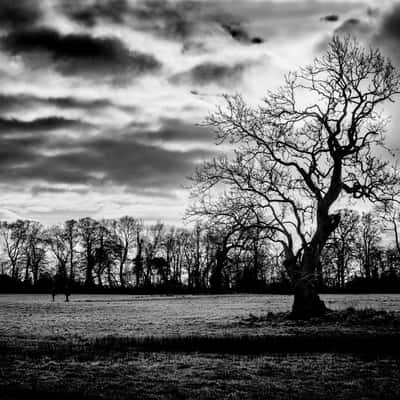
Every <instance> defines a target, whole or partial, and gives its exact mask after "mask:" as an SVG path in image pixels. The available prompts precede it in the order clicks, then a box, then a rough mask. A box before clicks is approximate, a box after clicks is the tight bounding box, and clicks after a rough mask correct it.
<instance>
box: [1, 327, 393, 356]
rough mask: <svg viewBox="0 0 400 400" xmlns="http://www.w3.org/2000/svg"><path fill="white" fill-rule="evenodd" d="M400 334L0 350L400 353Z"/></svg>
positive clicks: (8, 350) (178, 339)
mask: <svg viewBox="0 0 400 400" xmlns="http://www.w3.org/2000/svg"><path fill="white" fill-rule="evenodd" d="M399 343H400V333H389V334H365V335H360V334H341V333H337V334H333V333H329V334H300V335H286V336H283V335H262V336H261V335H260V336H256V335H254V336H251V335H241V336H233V335H232V336H228V335H225V336H173V337H142V338H135V337H118V336H106V337H103V338H97V339H94V340H90V341H87V342H85V343H79V342H78V343H73V342H71V343H60V342H51V341H41V342H35V343H29V344H28V345H27V344H25V345H24V346H20V345H13V344H12V343H4V342H0V353H2V354H18V355H26V356H28V357H51V358H52V359H65V358H68V357H76V358H77V359H78V360H81V361H83V360H91V359H94V358H96V357H99V356H102V355H109V354H112V353H126V352H160V351H161V352H200V353H230V354H260V353H315V352H321V353H322V352H323V353H329V352H334V353H371V352H372V353H389V354H400V347H399V346H398V344H399Z"/></svg>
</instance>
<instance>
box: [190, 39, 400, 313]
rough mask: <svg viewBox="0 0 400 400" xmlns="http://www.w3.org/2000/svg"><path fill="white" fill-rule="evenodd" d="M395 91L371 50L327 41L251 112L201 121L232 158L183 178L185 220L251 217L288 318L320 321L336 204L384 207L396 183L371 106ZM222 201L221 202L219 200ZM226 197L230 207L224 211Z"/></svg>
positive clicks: (391, 75)
mask: <svg viewBox="0 0 400 400" xmlns="http://www.w3.org/2000/svg"><path fill="white" fill-rule="evenodd" d="M399 92H400V76H399V74H398V72H397V71H396V70H395V69H394V67H393V65H392V64H391V63H390V61H388V60H386V59H385V58H384V57H383V56H382V55H381V53H380V51H379V50H376V49H369V50H364V49H363V48H361V46H360V45H359V44H358V43H357V42H356V41H355V40H354V39H352V38H350V37H347V38H345V39H343V38H339V37H334V38H333V40H332V41H331V42H330V44H329V47H328V50H327V52H326V53H325V55H323V56H322V57H319V58H317V59H315V61H314V63H313V64H311V65H309V66H307V67H305V68H302V69H300V70H299V71H297V72H295V73H291V74H289V75H288V76H286V78H285V84H284V86H283V87H281V88H280V89H279V90H277V91H275V92H268V94H267V96H266V98H265V99H264V103H263V104H262V105H260V106H259V107H257V108H255V107H252V106H249V105H247V104H246V103H245V101H244V100H243V99H242V97H240V96H239V95H235V96H225V100H226V106H225V107H221V108H218V109H217V111H216V112H215V113H214V114H212V115H211V116H210V117H209V118H208V121H207V122H208V124H209V125H210V126H212V127H214V128H215V129H216V131H217V135H218V136H217V137H218V142H219V143H226V144H227V143H228V144H230V145H233V146H234V148H235V149H234V154H233V155H232V156H227V157H222V158H219V159H214V160H212V161H209V162H206V163H204V165H203V166H202V167H201V168H199V169H198V170H197V172H196V173H195V175H194V177H193V181H194V185H193V192H192V194H193V197H194V198H195V199H196V200H195V204H194V206H193V208H192V212H194V213H195V212H196V209H197V210H198V211H199V213H200V214H201V213H202V210H203V209H204V207H205V206H206V207H209V206H210V205H211V204H213V207H217V208H219V210H220V213H221V214H224V215H229V213H230V212H232V207H231V206H232V204H233V205H234V206H235V207H238V206H239V207H243V208H246V207H247V208H249V209H254V210H256V213H257V215H258V217H259V220H258V222H257V224H258V226H259V227H260V228H265V229H269V230H271V231H273V232H274V237H273V240H274V241H275V242H279V243H280V245H281V246H282V248H283V250H284V253H285V261H284V265H285V268H286V270H287V273H288V275H289V276H290V278H291V280H292V282H293V285H294V294H295V296H294V304H293V308H292V316H293V317H294V318H308V317H311V316H313V315H320V314H323V313H325V312H326V310H327V309H326V306H325V304H324V303H323V301H322V300H321V299H320V298H319V296H318V293H317V282H318V279H317V273H316V271H318V269H319V265H320V256H321V252H322V250H323V248H324V246H325V244H326V242H327V240H328V238H329V237H330V236H331V234H332V232H334V231H335V229H336V228H337V227H338V225H339V223H340V218H341V216H340V213H338V212H332V211H331V208H332V206H334V205H335V204H336V203H337V201H338V199H339V197H340V196H345V195H347V196H349V197H353V198H356V199H367V200H370V201H372V202H380V201H386V200H387V195H388V190H389V189H391V188H392V187H393V186H394V185H396V184H398V183H399V179H400V178H399V175H398V174H396V173H395V172H394V171H393V169H392V168H391V166H390V163H389V162H388V161H385V159H384V158H383V156H382V155H381V154H380V155H379V156H377V155H376V154H377V153H376V150H380V149H385V146H384V136H383V134H384V131H385V121H384V120H383V119H382V118H381V116H380V114H379V110H378V107H379V106H380V105H381V104H383V103H384V102H385V101H392V100H393V98H394V96H395V95H396V94H398V93H399ZM221 192H222V195H221V194H220V193H221ZM232 198H233V199H235V201H233V202H232Z"/></svg>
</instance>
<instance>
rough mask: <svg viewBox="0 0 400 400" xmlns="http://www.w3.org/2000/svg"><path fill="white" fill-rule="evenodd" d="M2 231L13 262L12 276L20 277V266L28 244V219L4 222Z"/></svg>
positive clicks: (10, 259) (6, 248)
mask: <svg viewBox="0 0 400 400" xmlns="http://www.w3.org/2000/svg"><path fill="white" fill-rule="evenodd" d="M0 233H1V238H2V240H3V243H4V247H5V250H6V253H7V257H8V259H9V261H10V264H11V277H12V278H13V279H18V277H19V266H20V263H21V261H22V259H23V257H24V249H25V245H26V221H22V220H17V221H15V222H11V223H8V222H2V223H1V225H0Z"/></svg>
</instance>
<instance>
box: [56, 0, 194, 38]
mask: <svg viewBox="0 0 400 400" xmlns="http://www.w3.org/2000/svg"><path fill="white" fill-rule="evenodd" d="M62 9H63V11H64V13H65V14H66V15H68V16H69V18H71V19H72V20H74V21H75V22H77V23H80V24H82V25H85V26H88V27H92V26H94V25H96V24H98V23H101V22H102V21H108V22H112V23H117V24H120V23H124V22H126V23H131V22H134V28H135V29H139V30H146V31H151V32H154V33H156V34H159V35H162V36H164V37H165V36H167V37H173V38H186V37H188V36H189V35H190V34H191V33H192V30H193V23H194V19H193V15H192V17H191V16H190V13H191V12H193V10H194V9H196V10H199V9H200V3H199V2H194V1H176V2H170V1H167V0H142V1H140V0H139V1H135V2H128V1H126V0H110V1H107V0H96V1H94V2H92V3H90V4H87V3H82V2H75V3H72V4H71V1H69V0H66V1H64V2H63V3H62Z"/></svg>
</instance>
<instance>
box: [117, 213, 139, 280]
mask: <svg viewBox="0 0 400 400" xmlns="http://www.w3.org/2000/svg"><path fill="white" fill-rule="evenodd" d="M111 229H112V231H113V233H114V235H115V236H116V238H117V240H118V244H119V246H120V249H121V251H120V254H119V282H120V285H121V287H124V286H125V267H126V264H127V262H128V255H129V252H130V251H131V249H132V247H133V246H134V244H135V243H136V239H137V233H138V230H139V229H140V222H139V221H138V220H136V219H135V218H133V217H128V216H124V217H121V218H119V219H117V220H114V221H112V223H111Z"/></svg>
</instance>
